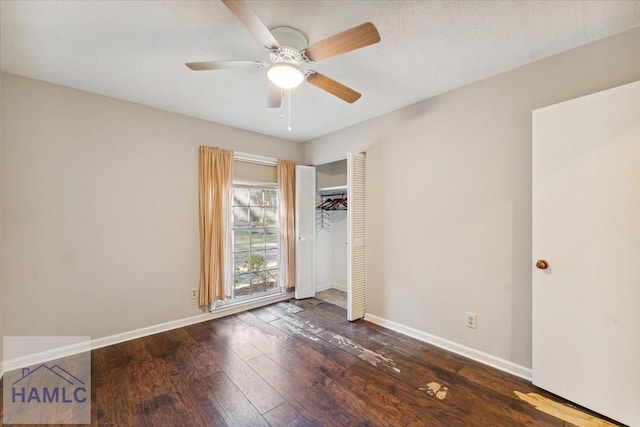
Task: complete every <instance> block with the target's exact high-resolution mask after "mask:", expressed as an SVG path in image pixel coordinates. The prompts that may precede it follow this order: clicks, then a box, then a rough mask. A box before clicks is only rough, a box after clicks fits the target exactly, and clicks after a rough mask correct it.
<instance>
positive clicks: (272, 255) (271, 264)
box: [266, 249, 278, 268]
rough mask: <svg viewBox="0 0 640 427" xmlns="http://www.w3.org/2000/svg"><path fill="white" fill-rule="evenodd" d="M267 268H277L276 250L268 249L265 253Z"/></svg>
mask: <svg viewBox="0 0 640 427" xmlns="http://www.w3.org/2000/svg"><path fill="white" fill-rule="evenodd" d="M266 259H267V268H277V267H278V250H277V249H269V250H268V251H267V258H266Z"/></svg>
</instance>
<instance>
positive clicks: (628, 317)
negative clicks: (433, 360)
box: [533, 82, 640, 426]
mask: <svg viewBox="0 0 640 427" xmlns="http://www.w3.org/2000/svg"><path fill="white" fill-rule="evenodd" d="M639 218H640V82H637V83H632V84H629V85H626V86H621V87H617V88H614V89H610V90H606V91H603V92H599V93H596V94H593V95H589V96H585V97H582V98H578V99H574V100H571V101H567V102H564V103H561V104H556V105H553V106H550V107H546V108H542V109H539V110H535V111H534V112H533V256H534V257H535V259H539V260H540V261H539V262H538V263H536V267H537V268H534V269H533V383H534V384H535V385H537V386H539V387H542V388H545V389H547V390H549V391H551V392H553V393H555V394H557V395H560V396H563V397H566V398H567V399H569V400H572V401H573V402H575V403H577V404H579V405H582V406H586V407H587V408H590V409H592V410H594V411H596V412H600V413H602V414H604V415H606V416H608V417H611V418H613V419H615V420H618V421H621V422H623V423H625V424H629V425H632V426H640V406H639V405H640V263H639V260H640V221H639V220H638V219H639ZM543 261H545V262H546V263H547V264H546V265H545V263H544V262H543Z"/></svg>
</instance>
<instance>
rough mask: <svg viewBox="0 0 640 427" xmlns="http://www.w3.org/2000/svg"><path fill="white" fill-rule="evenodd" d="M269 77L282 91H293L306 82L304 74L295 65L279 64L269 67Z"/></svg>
mask: <svg viewBox="0 0 640 427" xmlns="http://www.w3.org/2000/svg"><path fill="white" fill-rule="evenodd" d="M267 77H269V80H271V83H273V84H274V85H276V86H278V87H279V88H281V89H293V88H294V87H296V86H299V85H300V84H301V83H302V82H303V81H304V72H302V70H301V69H300V68H298V67H297V66H295V65H294V64H289V63H286V62H277V63H275V64H271V65H270V66H269V68H268V69H267Z"/></svg>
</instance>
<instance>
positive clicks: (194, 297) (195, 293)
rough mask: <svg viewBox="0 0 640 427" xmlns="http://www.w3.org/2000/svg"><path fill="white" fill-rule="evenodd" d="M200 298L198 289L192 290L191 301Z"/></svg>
mask: <svg viewBox="0 0 640 427" xmlns="http://www.w3.org/2000/svg"><path fill="white" fill-rule="evenodd" d="M196 298H198V288H191V299H196Z"/></svg>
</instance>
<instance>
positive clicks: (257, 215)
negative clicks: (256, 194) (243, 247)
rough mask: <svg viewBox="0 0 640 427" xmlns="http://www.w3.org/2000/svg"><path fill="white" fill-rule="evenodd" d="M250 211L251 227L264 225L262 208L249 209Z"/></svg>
mask: <svg viewBox="0 0 640 427" xmlns="http://www.w3.org/2000/svg"><path fill="white" fill-rule="evenodd" d="M249 209H250V211H251V227H262V226H263V225H264V222H263V221H264V208H249Z"/></svg>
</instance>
